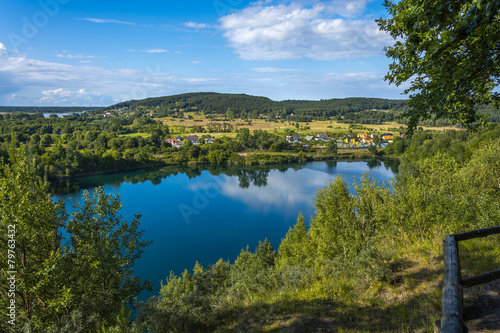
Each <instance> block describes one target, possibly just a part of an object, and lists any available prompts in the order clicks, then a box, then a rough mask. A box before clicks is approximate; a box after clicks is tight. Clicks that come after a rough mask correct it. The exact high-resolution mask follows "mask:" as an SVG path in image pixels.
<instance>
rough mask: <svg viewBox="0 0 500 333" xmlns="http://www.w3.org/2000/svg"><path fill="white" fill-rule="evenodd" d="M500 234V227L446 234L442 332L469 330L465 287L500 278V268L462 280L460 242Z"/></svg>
mask: <svg viewBox="0 0 500 333" xmlns="http://www.w3.org/2000/svg"><path fill="white" fill-rule="evenodd" d="M494 234H500V227H493V228H487V229H479V230H474V231H469V232H464V233H461V234H454V235H449V236H446V238H445V240H444V241H443V255H444V283H443V314H442V317H441V332H442V333H462V332H467V328H466V327H465V326H464V324H463V320H462V315H463V288H469V287H472V286H476V285H478V284H482V283H487V282H490V281H493V280H496V279H500V269H497V270H494V271H490V272H487V273H484V274H481V275H477V276H474V277H471V278H468V279H464V280H462V277H461V273H460V258H459V255H458V242H459V241H463V240H467V239H472V238H480V237H486V236H489V235H494Z"/></svg>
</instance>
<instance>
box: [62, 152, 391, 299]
mask: <svg viewBox="0 0 500 333" xmlns="http://www.w3.org/2000/svg"><path fill="white" fill-rule="evenodd" d="M365 172H370V173H371V176H372V177H373V178H376V179H377V180H379V181H388V180H390V179H391V178H393V177H394V175H395V173H396V172H397V162H394V161H392V162H391V161H386V162H382V161H370V162H312V163H303V164H291V165H285V166H275V167H242V166H208V167H199V166H198V167H196V166H180V167H179V166H175V167H165V168H159V169H154V170H142V171H134V172H127V173H120V174H113V175H101V176H92V177H85V178H79V179H74V180H70V181H65V182H62V183H60V184H58V186H57V187H55V188H54V189H53V194H54V199H62V200H64V201H66V202H67V204H66V207H67V209H68V210H69V211H70V207H71V202H70V201H71V199H74V198H81V196H82V193H83V190H84V189H88V190H91V189H93V188H95V187H96V186H104V188H105V191H106V193H112V194H120V199H121V201H122V203H123V208H122V210H121V215H122V216H123V217H124V218H125V219H127V220H129V221H130V220H132V218H133V216H134V214H141V215H142V217H141V227H142V229H144V230H145V233H144V238H145V239H147V240H152V241H153V244H151V245H150V246H148V247H147V248H146V251H145V252H144V253H143V255H142V257H141V258H140V260H138V261H137V262H136V265H135V268H134V271H135V273H136V274H137V275H139V276H141V277H142V278H145V279H148V280H150V281H152V282H153V283H154V284H155V288H154V291H153V292H143V294H142V295H141V298H142V299H145V298H147V297H150V296H152V295H154V294H157V293H158V290H159V287H160V283H159V281H160V280H165V278H166V277H167V276H168V275H169V272H170V271H173V272H174V273H176V274H180V273H181V272H182V271H183V270H184V269H185V268H187V269H189V270H191V269H192V268H193V266H194V264H195V262H196V261H198V262H199V263H200V264H202V265H203V266H207V265H209V264H213V263H215V262H216V261H217V260H218V259H219V258H223V259H224V260H227V259H229V260H231V262H233V261H234V260H235V259H236V257H237V255H238V254H239V253H240V251H241V249H242V248H245V247H246V246H247V244H248V245H249V247H250V249H251V250H252V251H253V250H254V249H255V247H256V246H257V245H258V242H259V240H261V241H262V240H264V239H265V238H267V239H268V240H269V241H271V242H272V243H273V245H274V247H275V249H277V247H278V245H279V243H280V240H281V238H283V237H284V236H285V234H286V232H287V231H288V229H289V228H290V227H291V226H293V225H294V224H295V222H296V218H297V215H298V214H299V212H300V211H302V212H303V214H304V216H305V218H306V220H307V221H308V220H309V218H310V216H311V215H312V214H314V207H313V204H314V195H315V193H316V191H317V190H318V189H321V188H322V187H324V186H325V185H326V184H327V182H328V181H330V180H334V179H335V178H336V177H337V175H341V176H342V177H343V178H344V179H346V180H347V181H348V183H349V184H351V185H350V186H351V191H353V188H352V182H353V178H354V177H355V178H356V180H358V181H359V180H360V177H361V175H362V174H363V173H365Z"/></svg>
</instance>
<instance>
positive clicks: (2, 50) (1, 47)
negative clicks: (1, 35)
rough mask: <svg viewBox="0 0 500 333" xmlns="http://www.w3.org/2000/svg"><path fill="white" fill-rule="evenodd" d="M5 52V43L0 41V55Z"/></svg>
mask: <svg viewBox="0 0 500 333" xmlns="http://www.w3.org/2000/svg"><path fill="white" fill-rule="evenodd" d="M5 54H7V48H6V47H5V45H3V44H2V43H0V56H2V55H5Z"/></svg>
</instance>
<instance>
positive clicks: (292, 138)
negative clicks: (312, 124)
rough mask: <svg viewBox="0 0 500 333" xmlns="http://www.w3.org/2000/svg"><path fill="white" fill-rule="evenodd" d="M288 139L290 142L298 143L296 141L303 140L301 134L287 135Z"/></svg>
mask: <svg viewBox="0 0 500 333" xmlns="http://www.w3.org/2000/svg"><path fill="white" fill-rule="evenodd" d="M286 141H287V142H288V143H296V142H301V141H302V140H301V139H300V136H298V135H288V136H287V137H286Z"/></svg>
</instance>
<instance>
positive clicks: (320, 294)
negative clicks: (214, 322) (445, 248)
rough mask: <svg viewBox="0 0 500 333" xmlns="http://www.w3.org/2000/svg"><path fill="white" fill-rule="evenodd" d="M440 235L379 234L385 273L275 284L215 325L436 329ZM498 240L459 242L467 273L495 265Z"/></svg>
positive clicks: (227, 328)
mask: <svg viewBox="0 0 500 333" xmlns="http://www.w3.org/2000/svg"><path fill="white" fill-rule="evenodd" d="M444 237H445V233H444V232H443V231H442V230H440V229H438V230H436V231H435V232H433V233H432V234H431V235H423V236H422V237H420V238H417V239H414V238H413V239H409V238H408V237H406V236H405V235H404V234H401V235H399V236H397V237H392V238H388V239H383V240H381V241H380V242H379V244H378V248H379V250H380V252H381V253H382V255H383V256H384V257H386V258H390V259H388V260H387V261H385V262H384V263H383V264H382V265H386V266H387V267H388V268H389V271H390V272H389V274H388V278H387V279H385V280H382V281H376V280H374V279H370V278H363V275H362V274H361V275H359V274H358V275H357V277H355V278H353V277H352V276H351V274H352V272H347V271H342V270H341V269H340V270H339V271H335V273H334V274H332V275H331V276H329V277H327V278H324V279H322V280H321V281H310V283H308V284H307V285H305V286H303V287H301V288H298V289H295V290H280V289H273V290H272V291H271V292H270V293H269V294H266V295H260V296H259V297H254V298H252V299H251V300H246V302H245V303H244V304H245V305H244V306H242V305H241V304H242V303H241V302H240V303H238V304H240V305H239V306H236V308H235V309H233V311H232V312H231V314H230V315H229V316H228V318H226V320H225V322H224V323H223V324H222V325H221V326H220V327H219V328H218V329H217V331H216V332H434V330H435V323H436V321H438V320H439V319H440V317H441V300H442V291H441V289H442V283H443V275H444V265H443V256H442V240H443V239H444ZM499 240H500V236H499V237H496V238H495V237H493V238H490V239H487V238H486V239H478V240H474V241H471V242H469V241H468V242H467V244H465V243H464V246H463V249H462V248H461V260H462V262H463V266H464V270H463V271H464V272H465V275H467V274H469V273H471V274H479V273H482V272H484V271H486V270H491V269H495V268H498V267H500V253H499V252H500V247H499V246H498V244H499ZM469 293H470V294H471V297H472V296H477V295H475V294H478V293H480V290H479V291H478V290H476V289H471V290H470V292H469ZM465 295H466V298H467V297H468V296H467V292H466V293H465ZM471 297H469V298H471Z"/></svg>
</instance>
